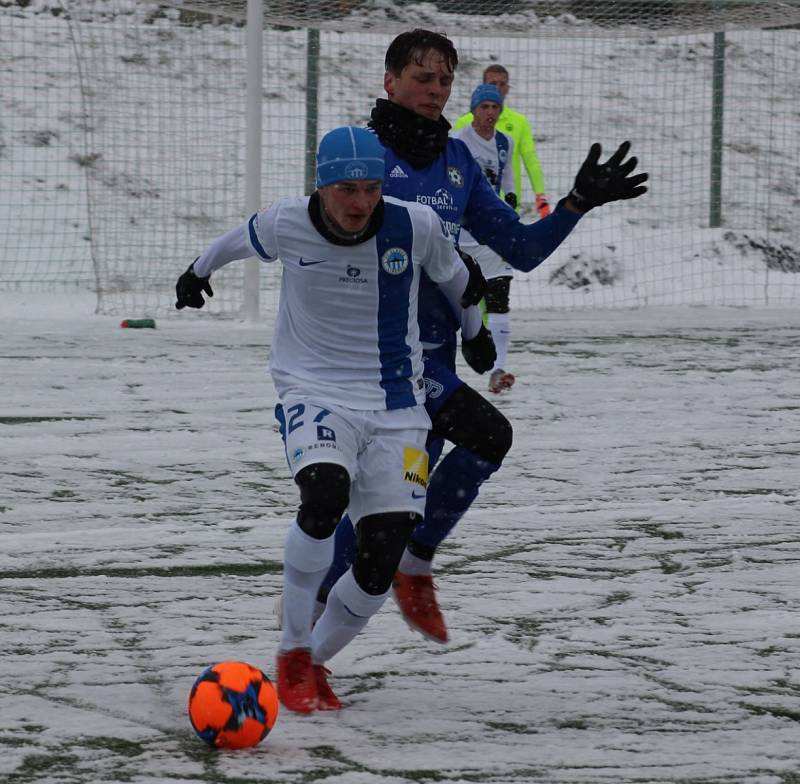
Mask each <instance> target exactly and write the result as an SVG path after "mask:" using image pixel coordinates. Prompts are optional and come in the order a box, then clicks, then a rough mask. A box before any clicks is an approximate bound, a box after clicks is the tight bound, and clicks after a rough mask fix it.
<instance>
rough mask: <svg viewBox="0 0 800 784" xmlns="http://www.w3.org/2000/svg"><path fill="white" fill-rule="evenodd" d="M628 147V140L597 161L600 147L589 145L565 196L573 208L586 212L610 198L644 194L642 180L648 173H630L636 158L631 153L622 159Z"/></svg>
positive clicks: (611, 199)
mask: <svg viewBox="0 0 800 784" xmlns="http://www.w3.org/2000/svg"><path fill="white" fill-rule="evenodd" d="M630 148H631V143H630V142H622V144H620V146H619V147H618V148H617V151H616V152H615V153H614V154H613V155H612V156H611V157H610V158H609V159H608V160H607V161H606V162H605V163H600V154H601V153H602V151H603V149H602V147H601V146H600V145H599V144H598V143H597V142H595V143H594V144H593V145H592V146H591V149H590V150H589V155H587V156H586V160H585V161H584V162H583V165H582V166H581V168H580V171H578V176H577V177H575V184H574V185H573V186H572V190H571V191H570V192H569V196H567V199H568V200H569V201H570V202H572V204H573V205H574V206H575V208H576V209H577V210H579V211H580V212H589V210H591V209H593V208H594V207H599V206H600V205H601V204H606V203H607V202H610V201H618V200H620V199H635V198H636V197H637V196H641V195H642V194H643V193H647V188H646V187H645V186H644V185H642V183H644V182H646V181H647V179H648V177H649V175H648V174H647V173H646V172H643V173H641V174H633V175H631V173H632V172H633V170H634V169H635V168H636V164H637V163H638V159H637V158H636V157H635V156H633V157H631V158H628V160H627V161H626V160H625V156H626V155H627V154H628V151H629V150H630Z"/></svg>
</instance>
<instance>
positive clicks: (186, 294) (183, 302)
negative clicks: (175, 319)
mask: <svg viewBox="0 0 800 784" xmlns="http://www.w3.org/2000/svg"><path fill="white" fill-rule="evenodd" d="M197 258H198V259H199V258H200V257H199V256H198V257H197ZM194 261H197V259H195V260H194ZM194 261H193V262H192V263H191V264H190V265H189V269H187V270H186V272H184V273H183V275H181V276H180V277H179V278H178V282H177V283H176V284H175V297H176V299H175V307H176V308H177V309H178V310H183V308H202V307H203V305H205V304H206V301H205V300H204V299H203V293H204V292H205V293H206V294H208V296H209V297H213V296H214V292H213V291H212V289H211V283H210V282H209V281H210V279H211V275H207V276H206V277H205V278H199V277H198V276H197V275H195V274H194Z"/></svg>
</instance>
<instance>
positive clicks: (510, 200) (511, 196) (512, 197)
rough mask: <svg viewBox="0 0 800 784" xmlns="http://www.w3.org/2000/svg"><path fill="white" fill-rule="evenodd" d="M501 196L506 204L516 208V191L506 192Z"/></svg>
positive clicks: (513, 208)
mask: <svg viewBox="0 0 800 784" xmlns="http://www.w3.org/2000/svg"><path fill="white" fill-rule="evenodd" d="M503 198H504V199H505V200H506V204H507V205H508V206H509V207H511V209H512V210H515V209H517V194H516V193H507V194H506V195H505V196H503Z"/></svg>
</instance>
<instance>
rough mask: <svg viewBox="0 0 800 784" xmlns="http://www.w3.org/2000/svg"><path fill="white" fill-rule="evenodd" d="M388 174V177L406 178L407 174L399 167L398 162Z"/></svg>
mask: <svg viewBox="0 0 800 784" xmlns="http://www.w3.org/2000/svg"><path fill="white" fill-rule="evenodd" d="M389 176H390V177H405V178H406V179H408V175H407V174H406V173H405V172H404V171H403V170H402V169H401V168H400V164H399V163H398V164H397V166H395V167H394V169H392V170H391V171H390V172H389Z"/></svg>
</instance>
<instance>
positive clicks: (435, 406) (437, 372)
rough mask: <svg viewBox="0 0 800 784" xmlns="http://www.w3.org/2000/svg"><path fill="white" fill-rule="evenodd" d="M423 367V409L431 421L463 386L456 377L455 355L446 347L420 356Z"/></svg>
mask: <svg viewBox="0 0 800 784" xmlns="http://www.w3.org/2000/svg"><path fill="white" fill-rule="evenodd" d="M422 360H423V362H424V363H425V366H424V368H423V371H422V375H423V377H424V380H425V409H426V410H427V412H428V416H429V417H430V418H431V419H433V418H434V417H435V416H436V415H437V414H438V413H439V411H440V409H441V408H442V406H443V405H444V404H445V403H446V402H447V401H448V400H449V399H450V398H451V396H452V395H453V393H454V392H455V391H456V390H457V389H458V388H459V387H460V386H462V385H463V384H464V382H463V381H462V380H461V379H460V378H459V377H458V376H457V375H456V362H455V353H454V352H453V351H452V350H451V349H449V348H448V347H442V348H440V349H436V350H435V351H430V352H428V351H426V352H424V353H423V355H422Z"/></svg>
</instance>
